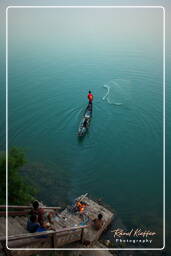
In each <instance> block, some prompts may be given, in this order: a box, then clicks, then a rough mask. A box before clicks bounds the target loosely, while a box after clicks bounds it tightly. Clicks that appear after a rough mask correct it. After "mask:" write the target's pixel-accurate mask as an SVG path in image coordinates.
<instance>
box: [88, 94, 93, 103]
mask: <svg viewBox="0 0 171 256" xmlns="http://www.w3.org/2000/svg"><path fill="white" fill-rule="evenodd" d="M87 97H88V99H89V103H90V104H92V101H93V94H92V93H91V91H89V92H88V96H87Z"/></svg>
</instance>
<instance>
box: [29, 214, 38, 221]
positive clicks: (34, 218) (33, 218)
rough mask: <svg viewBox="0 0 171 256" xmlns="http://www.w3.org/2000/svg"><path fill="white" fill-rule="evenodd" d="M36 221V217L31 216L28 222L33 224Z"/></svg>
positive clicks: (34, 215)
mask: <svg viewBox="0 0 171 256" xmlns="http://www.w3.org/2000/svg"><path fill="white" fill-rule="evenodd" d="M36 220H37V215H36V214H33V215H31V216H30V221H32V222H35V221H36Z"/></svg>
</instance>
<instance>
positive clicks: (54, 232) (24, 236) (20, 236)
mask: <svg viewBox="0 0 171 256" xmlns="http://www.w3.org/2000/svg"><path fill="white" fill-rule="evenodd" d="M86 227H87V226H86V225H85V226H78V227H72V228H63V229H60V230H56V231H44V232H36V233H28V234H19V235H12V236H8V241H14V240H20V239H26V238H31V237H39V236H42V235H52V234H60V233H63V232H66V231H74V230H78V229H83V228H86ZM5 239H6V237H0V241H4V240H5Z"/></svg>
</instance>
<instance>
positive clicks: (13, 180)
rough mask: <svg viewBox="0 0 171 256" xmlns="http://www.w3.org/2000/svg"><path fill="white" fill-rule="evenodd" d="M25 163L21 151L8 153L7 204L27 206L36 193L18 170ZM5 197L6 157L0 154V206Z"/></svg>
mask: <svg viewBox="0 0 171 256" xmlns="http://www.w3.org/2000/svg"><path fill="white" fill-rule="evenodd" d="M25 163H26V160H25V156H24V153H23V151H22V150H21V149H18V148H12V149H11V150H10V151H9V153H8V204H15V205H22V204H27V203H29V202H30V201H31V200H33V197H34V195H35V193H36V191H35V189H34V188H33V187H32V186H30V185H29V184H27V183H26V182H25V180H24V178H23V177H22V176H21V173H20V169H21V167H22V166H23V165H24V164H25ZM5 197H6V155H5V153H4V152H1V154H0V204H5Z"/></svg>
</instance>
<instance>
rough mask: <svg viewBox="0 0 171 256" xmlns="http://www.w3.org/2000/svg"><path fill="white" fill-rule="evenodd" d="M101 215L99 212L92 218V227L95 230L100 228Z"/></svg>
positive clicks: (101, 223) (101, 224) (101, 222)
mask: <svg viewBox="0 0 171 256" xmlns="http://www.w3.org/2000/svg"><path fill="white" fill-rule="evenodd" d="M102 218H103V215H102V214H101V213H99V214H98V217H97V218H96V219H94V220H93V227H94V228H95V230H97V231H98V230H100V229H101V228H102V226H103V223H104V222H103V220H102Z"/></svg>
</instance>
